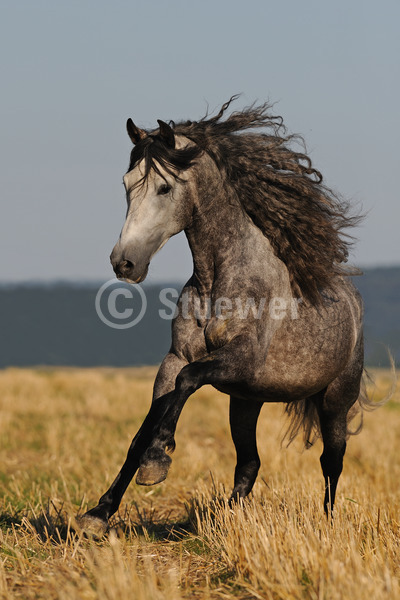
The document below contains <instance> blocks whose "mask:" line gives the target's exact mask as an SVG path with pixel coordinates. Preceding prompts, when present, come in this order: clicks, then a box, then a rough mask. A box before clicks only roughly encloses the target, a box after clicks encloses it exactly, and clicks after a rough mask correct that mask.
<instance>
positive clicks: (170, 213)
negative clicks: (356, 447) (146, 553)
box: [83, 106, 363, 531]
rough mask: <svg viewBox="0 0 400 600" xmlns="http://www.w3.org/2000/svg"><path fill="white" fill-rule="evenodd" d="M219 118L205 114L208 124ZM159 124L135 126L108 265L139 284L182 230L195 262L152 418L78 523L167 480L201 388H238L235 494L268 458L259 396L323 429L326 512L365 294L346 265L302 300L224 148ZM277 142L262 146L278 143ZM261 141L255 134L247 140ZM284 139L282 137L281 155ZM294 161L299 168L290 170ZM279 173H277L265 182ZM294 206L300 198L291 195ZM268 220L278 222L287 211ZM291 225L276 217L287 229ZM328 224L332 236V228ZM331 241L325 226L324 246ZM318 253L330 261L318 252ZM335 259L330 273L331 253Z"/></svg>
mask: <svg viewBox="0 0 400 600" xmlns="http://www.w3.org/2000/svg"><path fill="white" fill-rule="evenodd" d="M225 108H226V106H225ZM222 113H223V111H222V112H221V113H220V115H219V116H218V118H219V117H221V115H222ZM243 114H244V113H243ZM218 118H217V119H216V118H214V120H213V119H211V120H209V121H206V122H205V124H206V127H207V126H209V124H212V123H216V122H217V121H218ZM159 124H160V129H159V130H158V131H156V132H153V133H151V134H149V135H148V134H147V133H146V132H143V131H142V130H139V129H138V128H136V127H135V126H134V125H133V123H132V122H129V121H128V132H129V134H130V136H131V139H132V141H133V142H134V144H135V145H137V150H136V149H134V151H133V152H132V157H131V165H130V168H129V170H128V173H127V175H126V176H125V178H124V182H125V185H126V188H127V197H128V212H127V219H126V222H125V225H124V228H123V230H122V232H121V236H120V239H119V241H118V243H117V245H116V246H115V248H114V250H113V253H112V255H111V261H112V263H113V266H114V269H115V271H116V274H117V276H118V277H121V278H124V279H127V280H128V281H132V282H139V281H142V280H143V279H144V277H145V276H146V274H147V268H148V264H149V262H150V260H151V257H152V256H153V255H154V254H155V252H157V251H158V250H159V249H160V248H161V247H162V246H163V245H164V243H165V242H166V241H167V240H168V239H169V238H170V237H171V236H172V235H174V234H176V233H178V232H179V231H181V230H184V231H185V233H186V236H187V238H188V242H189V246H190V249H191V252H192V255H193V263H194V270H193V275H192V277H191V279H190V280H189V282H188V283H187V284H186V285H185V287H184V288H183V290H182V293H181V296H180V299H179V301H178V313H177V316H176V318H175V320H174V322H173V328H172V344H171V349H170V351H169V353H168V354H167V356H166V357H165V359H164V361H163V363H162V364H161V367H160V369H159V372H158V374H157V377H156V381H155V385H154V393H153V401H152V405H151V409H150V411H149V414H148V416H147V417H146V419H145V421H144V423H143V425H142V427H141V429H140V430H139V432H138V434H137V435H136V436H135V438H134V439H133V441H132V444H131V447H130V449H129V452H128V456H127V460H126V461H125V464H124V466H123V467H122V469H121V471H120V473H119V474H118V476H117V478H116V479H115V481H114V482H113V484H112V485H111V487H110V488H109V490H108V491H107V492H106V493H105V494H104V495H103V496H102V497H101V499H100V501H99V504H98V506H97V507H95V508H94V509H92V510H91V511H89V512H88V513H86V515H85V516H84V517H83V523H84V526H85V527H86V528H89V529H93V528H96V527H97V528H99V530H100V531H102V530H104V529H105V527H106V525H107V522H108V518H109V517H110V516H111V515H112V514H113V513H114V512H115V511H116V510H117V509H118V506H119V503H120V500H121V498H122V495H123V493H124V491H125V489H126V487H127V485H128V484H129V482H130V481H131V479H132V477H133V475H134V474H135V472H136V471H137V470H138V474H137V479H136V481H137V483H140V484H144V485H150V484H154V483H157V482H159V481H162V480H163V479H165V477H166V475H167V472H168V468H169V465H170V462H171V459H170V456H169V454H170V453H171V451H172V450H173V449H174V447H175V441H174V434H175V429H176V424H177V421H178V418H179V415H180V412H181V410H182V408H183V406H184V404H185V402H186V400H187V398H188V397H189V396H190V395H191V394H192V393H193V392H194V391H195V390H196V389H198V388H199V387H201V386H202V385H204V384H211V385H213V386H214V387H215V388H217V389H218V390H220V391H222V392H224V393H227V394H229V395H230V396H231V402H230V425H231V432H232V438H233V441H234V444H235V447H236V452H237V465H236V470H235V483H234V489H233V492H232V499H237V498H241V497H244V496H246V495H247V494H248V493H249V492H250V491H251V489H252V486H253V484H254V481H255V478H256V476H257V472H258V468H259V464H260V461H259V458H258V453H257V445H256V435H255V433H256V424H257V418H258V415H259V412H260V409H261V406H262V405H263V403H264V402H277V401H278V402H284V403H286V405H287V411H288V412H289V414H291V415H292V417H293V427H292V432H291V434H290V435H291V438H292V437H294V435H295V434H296V433H297V432H298V430H299V428H300V427H301V426H302V427H303V428H304V432H305V439H306V442H307V441H308V440H309V438H310V437H311V435H312V432H313V430H314V429H317V430H318V431H319V432H320V434H321V436H322V439H323V443H324V451H323V454H322V456H321V465H322V469H323V474H324V477H325V483H326V493H325V499H324V508H325V511H326V512H327V513H328V512H329V511H331V510H332V508H333V502H334V498H335V491H336V485H337V481H338V479H339V476H340V473H341V470H342V461H343V455H344V452H345V448H346V436H347V418H348V413H349V411H350V409H351V407H352V406H353V405H354V403H355V402H356V401H357V399H358V396H359V389H360V380H361V375H362V371H363V341H362V303H361V299H360V297H359V294H358V293H357V292H356V290H355V288H354V287H353V285H352V284H351V282H349V281H348V280H347V279H346V278H343V277H342V276H341V275H340V274H339V273H338V274H336V276H333V277H332V280H331V281H330V282H329V285H325V286H323V287H322V288H321V287H320V289H319V290H318V291H316V287H315V282H313V281H312V280H311V278H309V285H310V286H311V287H310V288H309V290H308V296H307V294H305V297H300V296H297V297H296V294H295V293H294V292H295V291H296V290H297V291H299V289H300V290H301V286H300V288H299V287H298V286H296V284H294V283H293V281H292V280H291V270H290V266H288V265H287V264H285V261H284V260H283V258H282V256H284V252H283V253H282V256H279V251H278V252H277V243H276V242H274V240H273V239H272V238H270V236H268V235H266V233H265V232H264V231H262V229H261V227H260V226H258V225H257V215H256V216H254V215H253V212H252V210H246V209H245V208H244V205H243V203H242V202H241V198H240V194H238V188H237V187H236V188H234V187H233V186H230V185H229V177H228V176H227V174H226V172H225V173H224V171H223V170H222V169H221V167H220V165H219V164H218V160H216V158H215V153H213V151H212V150H210V151H207V150H206V149H204V147H202V143H201V140H202V139H203V138H202V137H201V136H200V135H199V134H198V139H197V140H196V136H195V135H194V136H191V135H185V132H188V133H189V134H190V133H191V129H192V128H193V124H191V123H189V124H187V125H186V129H185V128H184V127H183V126H182V127H181V129H183V130H184V133H183V134H182V133H179V125H178V126H177V127H176V132H174V131H173V130H172V128H171V127H169V126H167V125H166V124H165V123H162V122H159ZM250 126H251V125H250ZM257 126H259V125H257ZM203 129H204V128H203ZM204 135H205V134H204ZM258 135H259V134H258ZM193 137H194V138H195V139H193ZM231 137H233V138H234V136H232V135H231ZM237 137H239V136H237ZM150 138H151V139H150ZM226 139H228V138H226ZM257 139H258V138H257ZM274 139H275V138H271V139H270V138H268V139H266V140H264V142H266V143H269V144H273V143H275V142H274ZM280 139H282V138H280ZM199 140H200V141H199ZM229 140H230V138H229ZM254 140H255V138H254ZM254 140H253V139H252V138H249V142H250V143H252V142H253V141H254ZM271 140H272V141H271ZM236 141H237V138H236ZM196 142H197V143H196ZM226 143H227V142H226ZM233 143H235V139H233V140H232V144H233ZM281 146H282V143H280V144H277V147H278V148H279V152H281ZM139 150H140V152H139ZM135 152H136V154H135ZM152 152H153V153H154V152H155V154H154V155H152ZM164 156H166V157H167V158H166V159H165V161H164ZM290 156H291V159H290V160H292V155H290ZM298 157H300V158H302V159H304V155H296V160H297V166H298V163H299V160H298ZM274 160H277V159H276V158H275V159H274ZM280 160H281V158H280ZM307 160H308V159H307ZM185 161H186V162H185ZM271 164H274V161H272V160H271ZM288 164H289V163H285V164H284V165H283V180H282V181H283V184H282V181H280V182H279V185H280V186H281V187H284V186H286V176H287V171H288V166H287V165H288ZM293 164H294V163H293ZM293 164H292V163H290V168H291V169H294V170H295V169H296V168H297V167H294V166H293ZM240 165H241V163H240V157H239V162H238V166H237V167H236V171H235V173H236V172H239V173H240V169H241V166H240ZM285 165H286V166H285ZM268 168H270V165H268ZM281 168H282V166H281ZM302 168H303V167H299V169H300V175H301V176H302V177H303V178H304V177H305V175H309V174H310V173H313V172H315V171H314V170H313V169H311V163H310V162H308V164H307V166H306V167H305V168H304V169H305V171H306V173H304V172H303V171H302V170H301V169H302ZM234 176H236V175H235V174H234ZM270 176H271V175H270V172H269V171H268V174H267V176H266V177H267V178H269V177H270ZM274 176H275V171H274V172H273V174H272V179H271V181H270V180H269V179H268V186H270V187H268V189H271V193H272V191H273V189H274V188H273V185H274V180H273V177H274ZM183 177H184V178H183ZM257 177H258V175H257V173H256V174H255V176H254V185H257V183H260V185H264V183H263V182H262V181H261V179H260V181H259V182H258V181H257ZM296 177H297V175H296ZM271 182H272V183H271ZM289 183H290V181H289ZM300 183H301V186H302V185H303V183H302V182H300ZM306 183H307V185H308V184H309V180H308V179H307V180H306ZM317 184H318V182H317ZM296 185H297V180H296ZM301 186H300V188H299V189H302V188H301ZM277 189H278V188H277ZM277 193H278V192H277ZM318 193H320V192H319V191H318ZM317 200H318V202H319V204H318V202H317V204H318V206H317V211H318V210H320V211H321V212H322V213H323V212H324V211H325V210H326V207H325V206H324V203H326V204H327V205H328V204H329V197H327V196H321V199H317ZM267 201H268V200H267ZM288 202H289V203H290V202H294V201H293V199H291V198H290V194H289V200H288ZM329 210H330V209H329ZM254 212H255V209H254ZM329 217H331V218H332V219H334V218H338V211H337V207H335V208H334V209H333V210H332V212H331V213H329V211H328V216H327V220H329ZM273 218H274V219H278V220H279V219H281V221H283V218H281V216H280V215H279V214H278V215H274V216H273ZM303 220H304V219H302V216H301V214H298V215H296V219H294V222H292V223H291V227H293V226H294V230H295V232H296V227H298V228H299V230H301V228H302V227H303V230H304V223H303V224H302V221H303ZM287 226H288V225H286V224H285V223H284V222H283V223H282V222H281V224H280V227H281V228H283V229H284V228H285V227H287ZM315 231H316V228H314V231H313V230H312V228H311V230H310V235H311V236H313V235H319V233H318V234H315ZM326 231H327V233H326V236H327V240H328V243H329V236H330V235H331V234H332V232H331V231H330V230H328V229H327V230H326ZM288 235H289V234H288ZM291 235H292V236H293V233H291ZM302 235H303V237H304V232H303V234H302ZM323 236H324V232H322V237H321V239H322V241H323V240H324V237H323ZM271 239H272V243H271ZM338 239H339V238H338ZM274 243H275V246H274ZM308 243H309V245H310V248H309V252H310V253H311V252H317V250H315V248H316V247H317V245H318V243H320V241H318V240H317V243H316V244H314V246H313V243H314V242H313V240H311V241H309V242H308ZM328 251H329V249H328ZM298 260H299V261H304V257H302V256H299V257H298ZM323 260H328V259H326V258H325V257H324V256H322V258H321V261H323ZM329 260H331V262H332V269H334V264H333V259H329ZM318 268H319V267H318V266H316V267H315V273H317V275H318ZM302 272H303V273H305V271H304V270H303V271H302ZM317 275H316V277H317ZM304 276H305V277H307V275H304ZM321 281H322V280H321ZM313 285H314V288H313V287H312V286H313ZM304 289H305V290H306V291H307V288H306V287H305V288H304Z"/></svg>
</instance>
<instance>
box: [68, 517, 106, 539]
mask: <svg viewBox="0 0 400 600" xmlns="http://www.w3.org/2000/svg"><path fill="white" fill-rule="evenodd" d="M75 524H76V527H75V530H76V531H78V532H82V533H83V534H84V535H85V536H86V537H88V538H93V539H95V540H99V539H101V538H102V537H104V535H105V534H106V533H107V530H108V523H107V521H103V519H100V518H99V517H93V516H92V515H89V514H88V513H86V514H85V515H83V516H82V517H77V518H76V520H75Z"/></svg>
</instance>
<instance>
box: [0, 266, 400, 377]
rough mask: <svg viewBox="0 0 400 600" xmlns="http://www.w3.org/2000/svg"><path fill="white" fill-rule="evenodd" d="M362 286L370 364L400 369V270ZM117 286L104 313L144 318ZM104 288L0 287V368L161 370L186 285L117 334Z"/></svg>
mask: <svg viewBox="0 0 400 600" xmlns="http://www.w3.org/2000/svg"><path fill="white" fill-rule="evenodd" d="M355 283H356V285H357V287H358V288H359V290H360V291H361V293H362V295H363V297H364V302H365V309H366V310H365V333H366V364H367V365H369V366H388V364H389V362H388V355H387V349H386V348H387V347H389V348H390V350H391V352H392V354H393V355H394V356H395V358H396V362H397V363H399V361H400V267H393V268H376V269H369V270H366V271H365V274H364V276H362V277H357V278H355ZM117 286H119V287H118V288H113V287H111V288H109V289H108V290H106V291H105V293H104V294H103V296H102V298H101V301H100V309H101V311H102V313H103V315H104V316H105V317H107V318H108V319H109V320H111V321H112V322H113V323H116V324H117V325H124V324H126V323H129V322H131V321H132V319H134V318H136V317H137V316H138V313H139V309H140V307H141V299H140V296H139V293H138V292H137V290H135V289H134V290H132V287H129V286H125V287H124V288H123V289H124V290H126V292H122V293H121V286H120V284H117ZM99 287H100V286H96V285H93V284H79V285H77V284H65V283H57V284H51V285H49V284H47V285H43V284H42V285H34V284H30V285H3V286H0V367H8V366H37V365H53V366H60V365H64V366H85V367H88V366H117V367H119V366H132V365H152V364H158V363H159V362H160V361H161V360H162V358H163V356H164V355H165V353H166V352H167V351H168V349H169V346H170V340H171V319H170V318H161V316H160V314H162V315H163V316H164V317H170V316H171V314H172V302H173V300H174V294H173V292H172V291H170V292H165V288H166V287H169V288H171V289H174V290H178V291H180V289H181V287H182V285H181V284H175V285H174V284H171V285H169V286H165V285H153V286H146V287H144V291H145V294H146V300H147V310H146V312H145V314H144V316H143V318H142V319H141V320H140V322H138V323H137V324H136V325H135V326H134V327H130V328H126V329H114V328H112V327H109V326H108V325H106V324H105V323H103V322H102V321H101V320H100V318H99V316H98V314H97V312H96V309H95V299H96V295H97V292H98V289H99ZM113 289H114V290H115V291H114V295H111V297H110V295H109V292H110V291H111V292H112V290H113ZM163 290H164V291H163ZM124 293H125V294H126V297H125V296H124V295H123V294H124ZM124 314H125V315H126V317H124V318H121V317H122V316H123V315H124Z"/></svg>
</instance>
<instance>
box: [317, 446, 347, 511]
mask: <svg viewBox="0 0 400 600" xmlns="http://www.w3.org/2000/svg"><path fill="white" fill-rule="evenodd" d="M345 451H346V442H343V443H342V444H340V445H335V446H326V445H325V446H324V451H323V453H322V455H321V459H320V460H321V467H322V472H323V474H324V479H325V497H324V511H325V514H326V515H329V514H332V511H333V505H334V503H335V496H336V488H337V484H338V481H339V477H340V474H341V472H342V469H343V456H344V453H345Z"/></svg>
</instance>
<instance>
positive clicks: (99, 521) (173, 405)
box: [82, 336, 254, 532]
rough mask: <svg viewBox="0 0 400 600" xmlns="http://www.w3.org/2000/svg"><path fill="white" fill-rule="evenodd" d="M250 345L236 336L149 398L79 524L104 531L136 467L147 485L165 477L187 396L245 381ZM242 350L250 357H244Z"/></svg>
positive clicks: (142, 480) (184, 370)
mask: <svg viewBox="0 0 400 600" xmlns="http://www.w3.org/2000/svg"><path fill="white" fill-rule="evenodd" d="M252 348H254V344H253V343H251V340H249V338H243V337H242V336H237V337H236V338H234V340H232V341H231V342H230V343H229V344H227V345H226V346H224V347H223V348H220V349H218V350H216V351H214V352H212V353H210V354H209V355H207V356H205V357H204V358H202V359H200V360H197V361H195V362H193V363H190V364H188V365H186V366H185V367H183V369H181V371H180V373H179V375H178V377H177V378H176V384H175V388H174V389H173V390H172V391H170V392H168V393H166V394H164V395H162V396H161V397H159V398H157V399H156V400H155V401H154V402H153V404H152V406H151V408H150V411H149V413H148V415H147V417H146V419H145V420H144V423H143V425H142V427H141V428H140V430H139V432H138V433H137V434H136V436H135V438H134V439H133V441H132V444H131V446H130V448H129V452H128V456H127V459H126V461H125V463H124V465H123V467H122V469H121V471H120V472H119V474H118V475H117V477H116V479H115V480H114V482H113V483H112V485H111V487H110V488H109V490H107V492H106V493H105V494H104V495H103V496H102V497H101V498H100V500H99V504H98V505H97V506H96V507H95V508H93V509H92V510H90V511H88V512H87V513H86V514H85V515H84V516H83V517H82V526H83V527H85V528H89V529H92V530H93V529H94V528H95V527H97V525H99V527H100V529H103V530H104V531H105V530H106V528H107V523H108V519H109V518H110V516H111V515H113V514H114V513H115V512H116V510H117V509H118V506H119V504H120V502H121V499H122V496H123V494H124V492H125V490H126V488H127V487H128V485H129V483H130V481H131V480H132V477H133V476H134V474H135V472H136V470H137V469H138V468H139V467H140V468H139V472H138V475H137V481H138V483H143V484H146V485H150V484H152V483H157V482H159V481H162V480H163V479H165V477H166V476H167V473H168V468H169V465H170V463H171V459H170V457H169V456H168V454H167V452H169V451H170V450H172V449H173V448H174V447H175V441H174V435H175V430H176V425H177V422H178V418H179V416H180V414H181V411H182V409H183V407H184V405H185V402H186V400H187V399H188V398H189V396H190V395H191V394H192V393H193V392H195V391H196V390H197V389H198V388H200V387H201V386H202V385H204V384H214V385H217V386H218V384H220V385H222V384H225V385H229V384H238V383H239V384H244V383H245V382H246V380H247V378H248V377H249V376H251V374H250V373H249V370H250V368H251V367H250V365H252V364H254V360H253V356H252ZM246 354H247V356H248V358H249V360H248V361H244V360H243V356H244V355H246ZM93 521H95V523H93ZM104 531H103V532H104Z"/></svg>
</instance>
